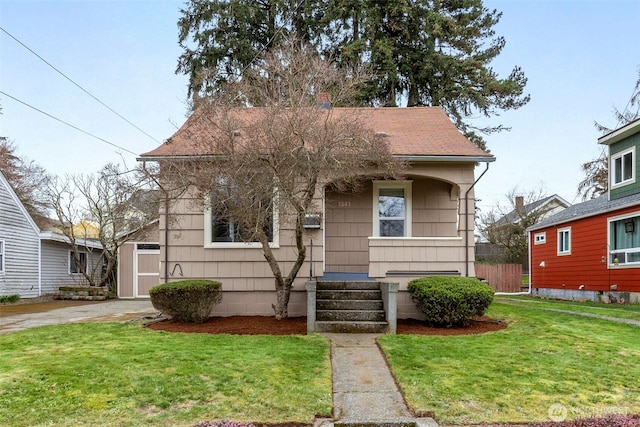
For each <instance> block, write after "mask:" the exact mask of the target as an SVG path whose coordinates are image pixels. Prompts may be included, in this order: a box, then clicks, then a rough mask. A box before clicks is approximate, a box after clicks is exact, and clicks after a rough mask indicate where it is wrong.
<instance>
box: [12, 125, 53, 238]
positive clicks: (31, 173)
mask: <svg viewBox="0 0 640 427" xmlns="http://www.w3.org/2000/svg"><path fill="white" fill-rule="evenodd" d="M0 171H1V172H2V174H3V175H4V177H5V178H6V179H7V181H9V183H10V184H11V187H12V188H13V190H14V191H15V192H16V194H17V195H18V198H19V199H20V201H21V202H22V204H23V205H24V207H25V209H26V210H27V212H29V215H30V216H31V218H33V219H34V221H36V223H37V224H38V226H40V227H42V226H43V225H44V224H43V222H44V220H45V219H46V216H47V210H48V206H47V197H46V194H44V191H43V189H44V188H46V186H47V183H48V181H49V180H50V179H51V176H50V175H49V174H48V173H47V171H46V170H45V169H44V168H43V167H42V166H40V165H37V164H36V163H34V162H33V161H28V160H26V159H24V158H21V157H20V156H18V154H17V148H16V146H15V144H14V143H13V142H12V141H9V140H8V139H7V138H5V137H0Z"/></svg>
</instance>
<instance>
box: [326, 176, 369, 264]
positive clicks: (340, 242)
mask: <svg viewBox="0 0 640 427" xmlns="http://www.w3.org/2000/svg"><path fill="white" fill-rule="evenodd" d="M371 194H372V185H371V183H367V184H365V187H364V188H363V190H362V191H361V192H359V193H357V194H355V193H346V194H345V193H337V192H335V191H332V190H330V189H327V190H326V192H325V201H326V206H325V272H332V273H333V272H348V273H368V272H369V239H368V238H369V236H371V231H372V229H373V223H372V221H373V219H372V218H373V209H372V206H373V205H372V201H371Z"/></svg>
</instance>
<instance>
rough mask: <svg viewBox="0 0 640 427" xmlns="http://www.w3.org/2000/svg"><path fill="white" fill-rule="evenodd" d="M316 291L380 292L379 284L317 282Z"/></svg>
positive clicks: (365, 282) (364, 282)
mask: <svg viewBox="0 0 640 427" xmlns="http://www.w3.org/2000/svg"><path fill="white" fill-rule="evenodd" d="M316 286H317V290H319V291H320V290H322V291H325V290H332V289H335V290H354V291H355V290H380V283H378V282H367V281H360V282H358V281H355V282H350V281H336V282H318V283H317V285H316Z"/></svg>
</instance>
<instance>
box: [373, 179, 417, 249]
mask: <svg viewBox="0 0 640 427" xmlns="http://www.w3.org/2000/svg"><path fill="white" fill-rule="evenodd" d="M373 235H374V236H376V237H411V181H374V182H373Z"/></svg>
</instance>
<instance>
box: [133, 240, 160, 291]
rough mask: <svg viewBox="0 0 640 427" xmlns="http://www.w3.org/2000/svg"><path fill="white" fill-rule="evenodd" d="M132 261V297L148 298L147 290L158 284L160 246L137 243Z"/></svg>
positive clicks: (157, 244)
mask: <svg viewBox="0 0 640 427" xmlns="http://www.w3.org/2000/svg"><path fill="white" fill-rule="evenodd" d="M133 259H134V263H135V264H134V266H133V281H134V283H133V292H134V297H136V298H144V297H148V296H149V289H151V288H152V287H154V286H157V285H159V284H160V244H159V243H137V244H136V250H135V252H134V254H133Z"/></svg>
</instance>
